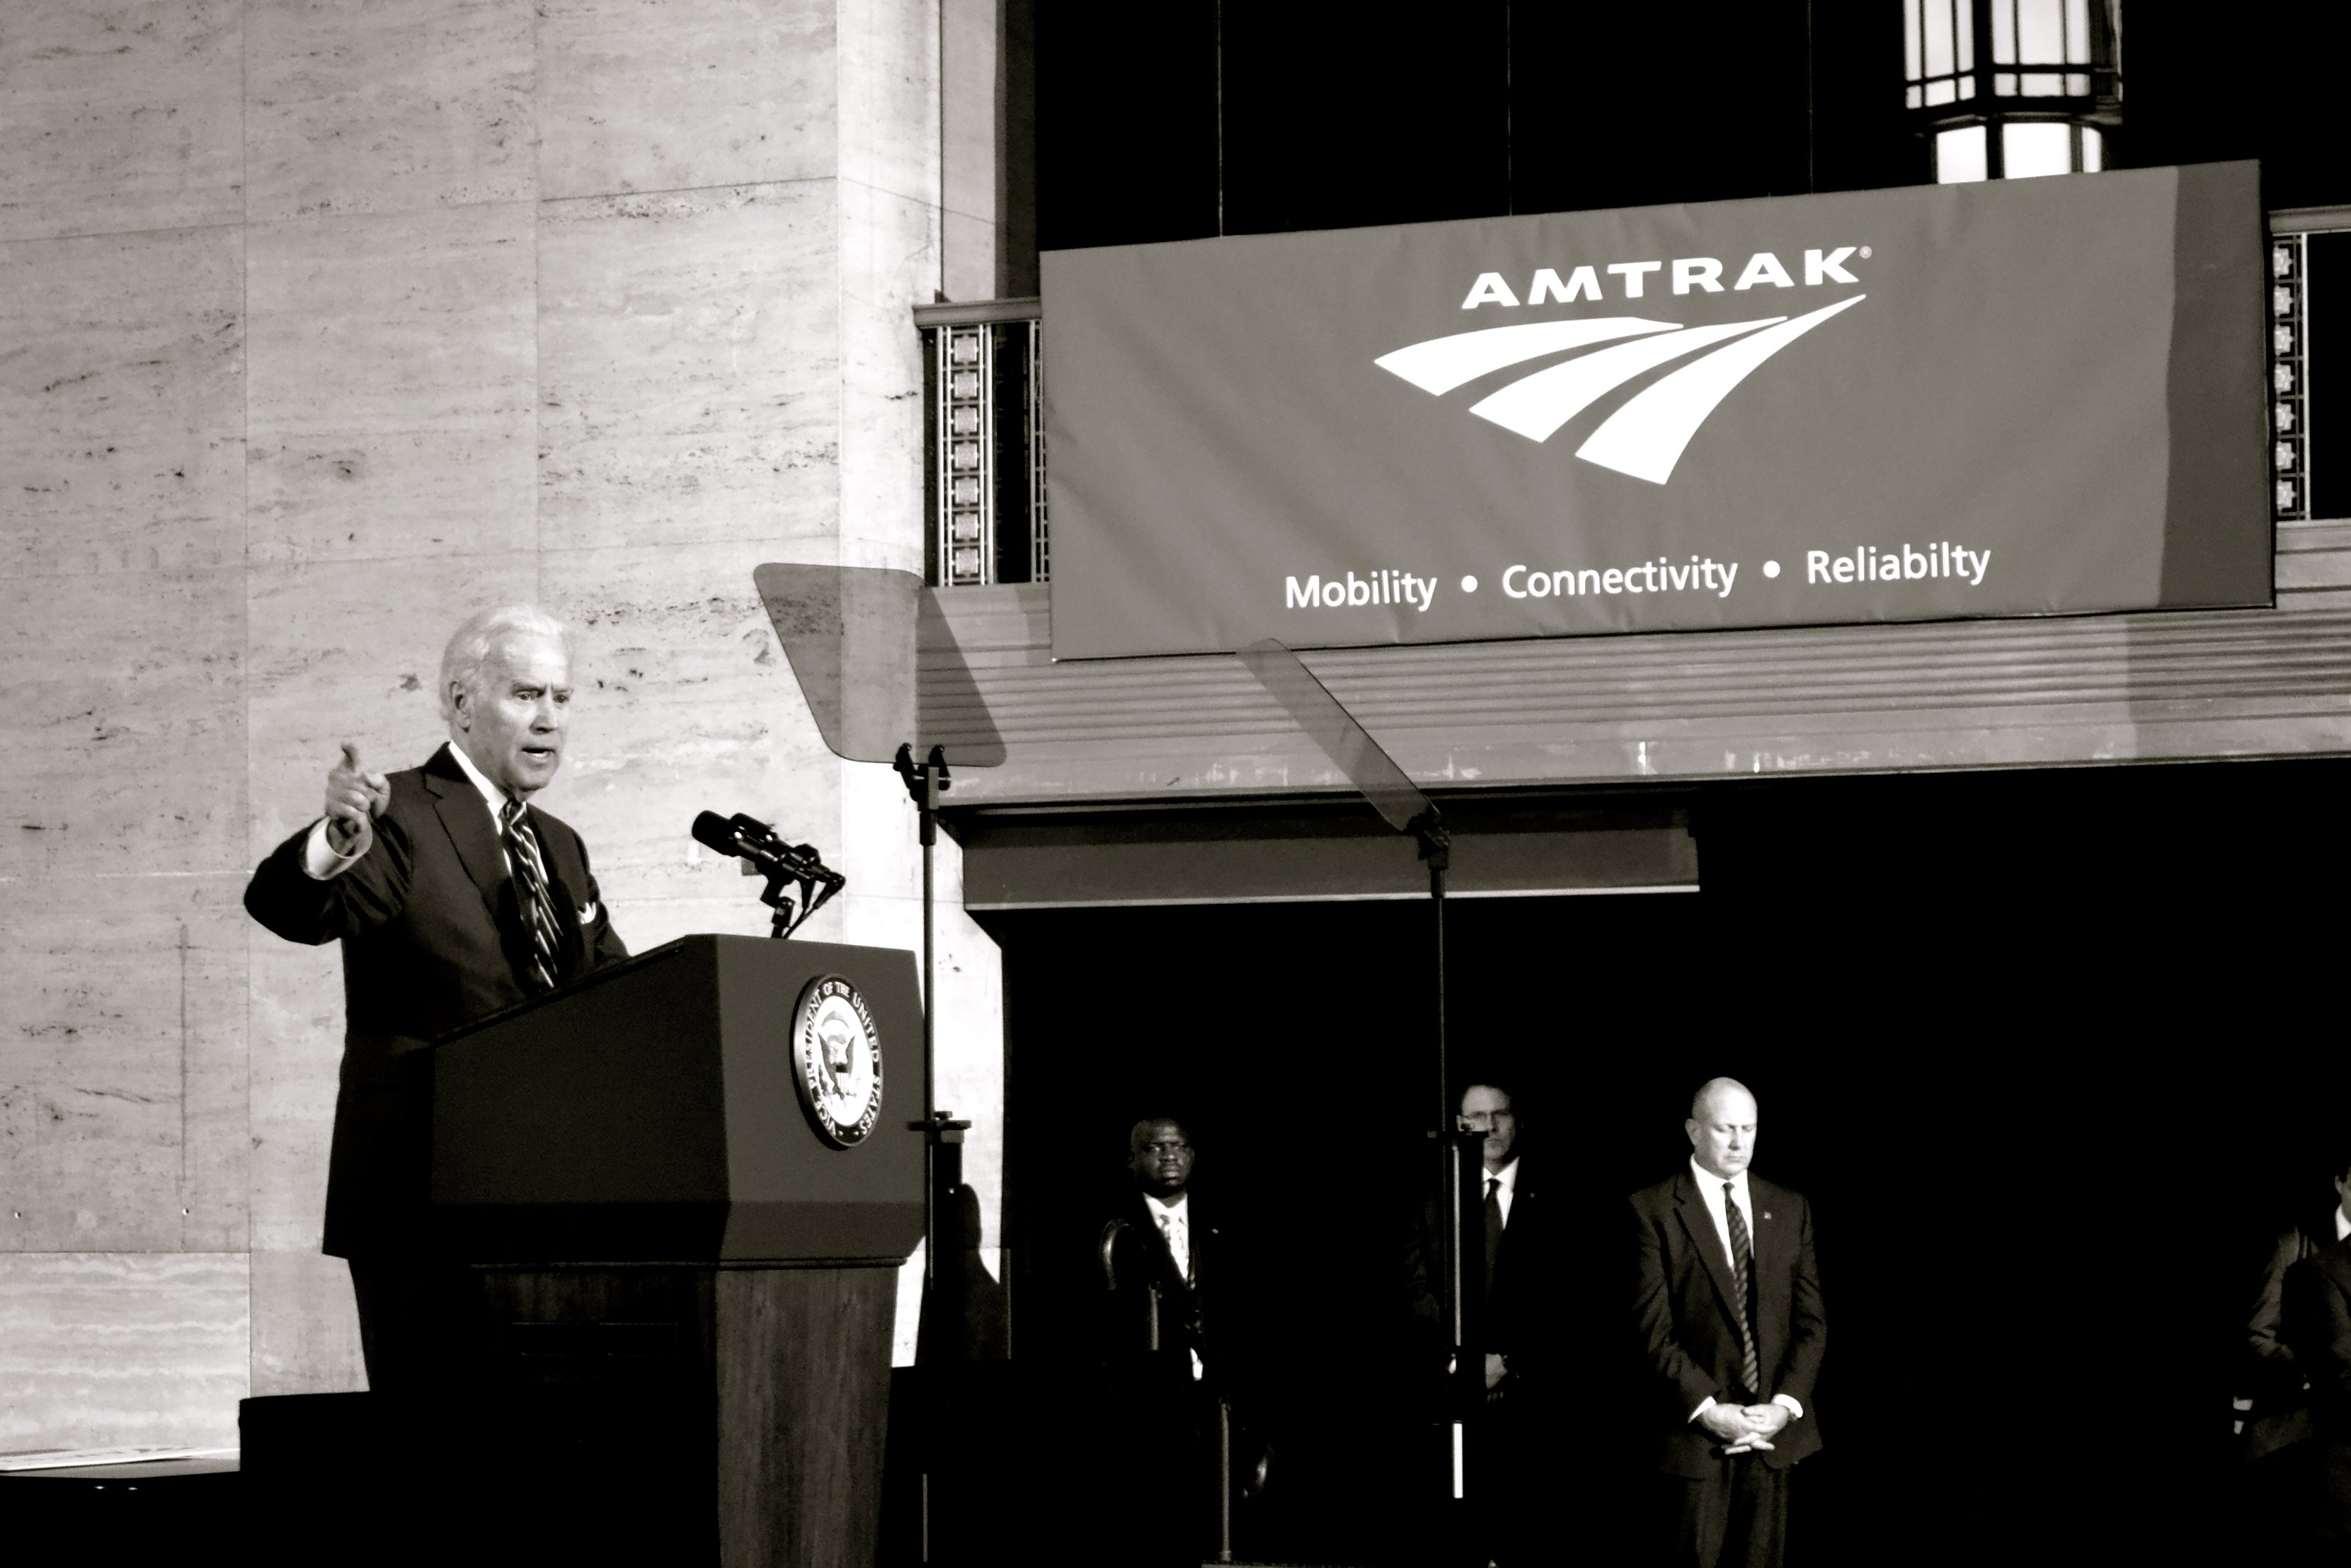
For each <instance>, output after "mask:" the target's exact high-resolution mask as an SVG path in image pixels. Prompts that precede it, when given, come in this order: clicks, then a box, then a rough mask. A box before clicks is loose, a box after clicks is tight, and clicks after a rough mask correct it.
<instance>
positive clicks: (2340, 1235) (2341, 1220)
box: [2335, 1203, 2351, 1241]
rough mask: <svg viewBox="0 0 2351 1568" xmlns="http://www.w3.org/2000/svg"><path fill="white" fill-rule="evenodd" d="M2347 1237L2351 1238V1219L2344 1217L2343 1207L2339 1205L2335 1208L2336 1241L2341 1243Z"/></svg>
mask: <svg viewBox="0 0 2351 1568" xmlns="http://www.w3.org/2000/svg"><path fill="white" fill-rule="evenodd" d="M2346 1236H2351V1218H2345V1217H2344V1213H2343V1206H2342V1205H2341V1204H2339V1203H2338V1204H2336V1205H2335V1240H2337V1241H2340V1240H2342V1239H2344V1238H2345V1237H2346Z"/></svg>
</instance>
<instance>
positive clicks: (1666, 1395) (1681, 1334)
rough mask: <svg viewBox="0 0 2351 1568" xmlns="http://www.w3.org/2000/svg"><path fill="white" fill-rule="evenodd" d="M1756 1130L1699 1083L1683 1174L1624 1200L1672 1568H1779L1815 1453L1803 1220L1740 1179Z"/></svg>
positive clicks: (1730, 1084)
mask: <svg viewBox="0 0 2351 1568" xmlns="http://www.w3.org/2000/svg"><path fill="white" fill-rule="evenodd" d="M1755 1127H1756V1105H1755V1096H1754V1095H1753V1094H1751V1093H1750V1092H1748V1090H1747V1087H1746V1086H1745V1085H1744V1084H1741V1083H1740V1082H1736V1081H1734V1080H1732V1079H1729V1078H1717V1079H1713V1080H1711V1081H1709V1082H1707V1083H1706V1084H1705V1085H1704V1086H1703V1087H1701V1088H1700V1089H1699V1090H1698V1093H1697V1095H1696V1097H1695V1098H1694V1099H1693V1101H1692V1102H1691V1105H1690V1113H1689V1118H1688V1120H1687V1122H1685V1123H1684V1124H1683V1130H1684V1131H1685V1132H1686V1133H1687V1134H1688V1136H1689V1141H1690V1160H1689V1166H1688V1168H1687V1170H1684V1171H1680V1172H1677V1173H1676V1174H1675V1175H1674V1176H1672V1177H1670V1178H1669V1179H1667V1180H1666V1181H1663V1182H1660V1183H1658V1184H1657V1185H1656V1186H1652V1187H1648V1188H1646V1189H1644V1190H1643V1191H1640V1192H1637V1193H1635V1194H1634V1195H1633V1198H1632V1217H1633V1221H1634V1227H1633V1236H1634V1242H1635V1269H1634V1299H1633V1313H1632V1318H1633V1326H1634V1328H1635V1333H1636V1334H1637V1336H1638V1344H1639V1349H1640V1354H1641V1356H1642V1358H1643V1383H1644V1385H1645V1386H1646V1394H1645V1395H1644V1403H1645V1405H1646V1408H1645V1409H1644V1410H1643V1412H1642V1413H1641V1416H1640V1422H1641V1429H1642V1430H1643V1432H1644V1433H1645V1434H1646V1442H1647V1445H1648V1449H1649V1459H1650V1463H1651V1465H1652V1467H1653V1468H1654V1469H1655V1470H1656V1473H1657V1476H1658V1478H1659V1479H1658V1489H1659V1492H1660V1518H1659V1520H1658V1524H1657V1528H1658V1542H1657V1543H1658V1545H1659V1547H1660V1549H1661V1550H1660V1553H1659V1558H1658V1561H1660V1562H1661V1563H1670V1564H1673V1565H1674V1568H1781V1563H1782V1561H1783V1557H1784V1553H1785V1550H1786V1536H1787V1519H1788V1490H1789V1479H1790V1473H1791V1471H1792V1469H1794V1467H1795V1466H1796V1464H1797V1463H1798V1461H1800V1460H1802V1459H1803V1458H1807V1457H1808V1456H1810V1455H1812V1454H1813V1453H1815V1452H1817V1451H1818V1450H1819V1448H1820V1446H1821V1437H1820V1416H1819V1412H1818V1410H1817V1409H1815V1408H1814V1405H1813V1381H1814V1380H1815V1379H1816V1378H1817V1377H1818V1375H1819V1374H1820V1366H1821V1355H1822V1352H1823V1349H1824V1347H1825V1346H1826V1343H1827V1337H1828V1323H1827V1319H1826V1317H1825V1316H1824V1314H1823V1310H1822V1306H1821V1283H1820V1269H1819V1266H1818V1264H1817V1262H1816V1260H1814V1257H1813V1218H1812V1207H1811V1205H1809V1204H1807V1203H1806V1202H1805V1201H1804V1199H1803V1197H1802V1196H1801V1195H1800V1194H1797V1193H1793V1192H1791V1191H1789V1190H1788V1189H1787V1188H1786V1187H1783V1186H1774V1185H1772V1184H1771V1183H1770V1182H1767V1181H1764V1180H1762V1179H1761V1177H1757V1176H1750V1175H1749V1174H1748V1168H1747V1167H1748V1163H1749V1161H1750V1159H1752V1158H1753V1155H1754V1151H1755Z"/></svg>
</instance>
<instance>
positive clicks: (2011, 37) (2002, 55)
mask: <svg viewBox="0 0 2351 1568" xmlns="http://www.w3.org/2000/svg"><path fill="white" fill-rule="evenodd" d="M1990 4H1991V63H1992V64H1994V65H1996V66H2012V65H2014V64H2015V63H2016V0H1990Z"/></svg>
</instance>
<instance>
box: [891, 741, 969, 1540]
mask: <svg viewBox="0 0 2351 1568" xmlns="http://www.w3.org/2000/svg"><path fill="white" fill-rule="evenodd" d="M892 765H893V767H895V768H897V770H898V777H899V778H901V779H904V780H905V784H906V793H907V794H908V795H909V796H911V797H912V798H913V800H914V811H915V815H916V818H917V820H918V821H919V822H920V824H921V839H922V846H923V1119H922V1120H921V1121H919V1122H909V1123H908V1124H907V1127H908V1128H909V1129H910V1130H911V1131H914V1132H917V1133H920V1134H923V1175H924V1181H923V1305H922V1311H921V1312H920V1314H919V1316H918V1319H917V1323H918V1327H917V1331H916V1339H915V1352H914V1359H915V1361H916V1362H917V1363H920V1364H932V1365H935V1364H937V1363H938V1362H941V1361H947V1360H955V1359H957V1358H959V1357H960V1356H961V1354H962V1353H963V1348H964V1311H963V1308H964V1301H963V1291H962V1286H963V1267H962V1256H961V1255H962V1251H963V1249H962V1247H961V1246H960V1245H958V1246H957V1247H956V1260H955V1264H954V1266H953V1267H950V1268H946V1269H942V1268H940V1266H939V1250H940V1243H941V1241H942V1239H943V1238H944V1236H945V1232H946V1226H945V1225H944V1224H943V1223H942V1217H943V1216H945V1215H946V1213H947V1212H948V1210H949V1207H950V1206H952V1205H955V1204H956V1202H957V1200H958V1197H957V1195H958V1191H959V1189H960V1188H961V1187H962V1186H963V1135H964V1134H965V1133H966V1132H967V1131H968V1130H969V1129H970V1126H971V1124H970V1123H969V1122H959V1121H957V1120H956V1118H955V1116H954V1114H953V1113H951V1112H947V1111H944V1110H941V1109H940V1108H939V1103H938V1085H939V1079H938V1012H939V1003H938V965H937V959H936V956H935V935H934V931H935V926H936V925H937V917H936V909H937V886H938V884H937V881H936V876H935V866H934V860H935V856H936V854H937V852H938V842H939V797H940V796H941V795H943V794H945V793H946V791H947V789H949V788H950V787H951V785H952V784H953V782H954V780H953V779H952V778H951V777H950V776H949V774H948V772H947V758H946V747H939V746H934V747H931V750H930V755H929V756H927V757H925V758H924V759H923V760H922V761H920V762H916V761H915V760H914V746H913V744H912V743H911V742H908V743H904V744H902V745H900V747H898V754H897V756H896V757H895V758H893V759H892ZM960 1212H961V1211H960V1209H959V1208H958V1209H956V1213H958V1214H960ZM958 1242H960V1237H958ZM921 1386H922V1388H923V1393H924V1396H925V1404H926V1406H929V1407H928V1408H926V1409H925V1416H924V1419H923V1422H922V1429H923V1431H924V1434H925V1437H924V1443H923V1458H922V1461H921V1463H922V1474H921V1479H920V1482H919V1487H920V1497H921V1510H922V1519H921V1523H920V1526H919V1540H920V1542H921V1552H922V1561H923V1562H925V1563H928V1562H929V1561H930V1560H931V1470H932V1469H933V1463H932V1461H933V1458H935V1456H936V1455H937V1454H938V1452H939V1449H938V1448H937V1447H936V1445H937V1444H938V1442H939V1434H938V1422H939V1419H940V1416H941V1408H940V1401H941V1398H942V1391H940V1390H938V1389H936V1388H935V1387H931V1386H929V1385H927V1384H925V1385H921Z"/></svg>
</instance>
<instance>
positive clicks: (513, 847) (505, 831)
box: [498, 800, 556, 991]
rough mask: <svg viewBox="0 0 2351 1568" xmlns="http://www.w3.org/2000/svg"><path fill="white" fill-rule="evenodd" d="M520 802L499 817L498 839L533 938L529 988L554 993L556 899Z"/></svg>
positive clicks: (508, 805) (512, 802)
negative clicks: (504, 850) (549, 888)
mask: <svg viewBox="0 0 2351 1568" xmlns="http://www.w3.org/2000/svg"><path fill="white" fill-rule="evenodd" d="M528 810H529V808H528V807H527V806H525V805H524V804H523V803H522V802H521V801H520V800H508V801H507V803H506V808H505V810H501V811H500V812H499V813H498V828H499V837H500V838H501V839H502V840H503V841H504V842H505V844H506V851H507V866H508V867H509V868H510V869H511V870H512V872H513V873H514V884H515V903H516V904H517V905H519V906H520V908H521V911H522V925H523V933H524V935H525V936H528V937H529V938H530V965H531V972H530V974H529V975H528V976H527V977H526V981H527V986H528V988H529V989H532V990H538V991H551V990H553V989H555V953H556V945H555V899H554V896H553V895H552V894H549V892H548V891H547V862H545V861H543V860H541V859H540V858H539V854H538V833H536V832H534V831H532V829H531V825H530V818H529V817H528V815H527V812H528Z"/></svg>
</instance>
